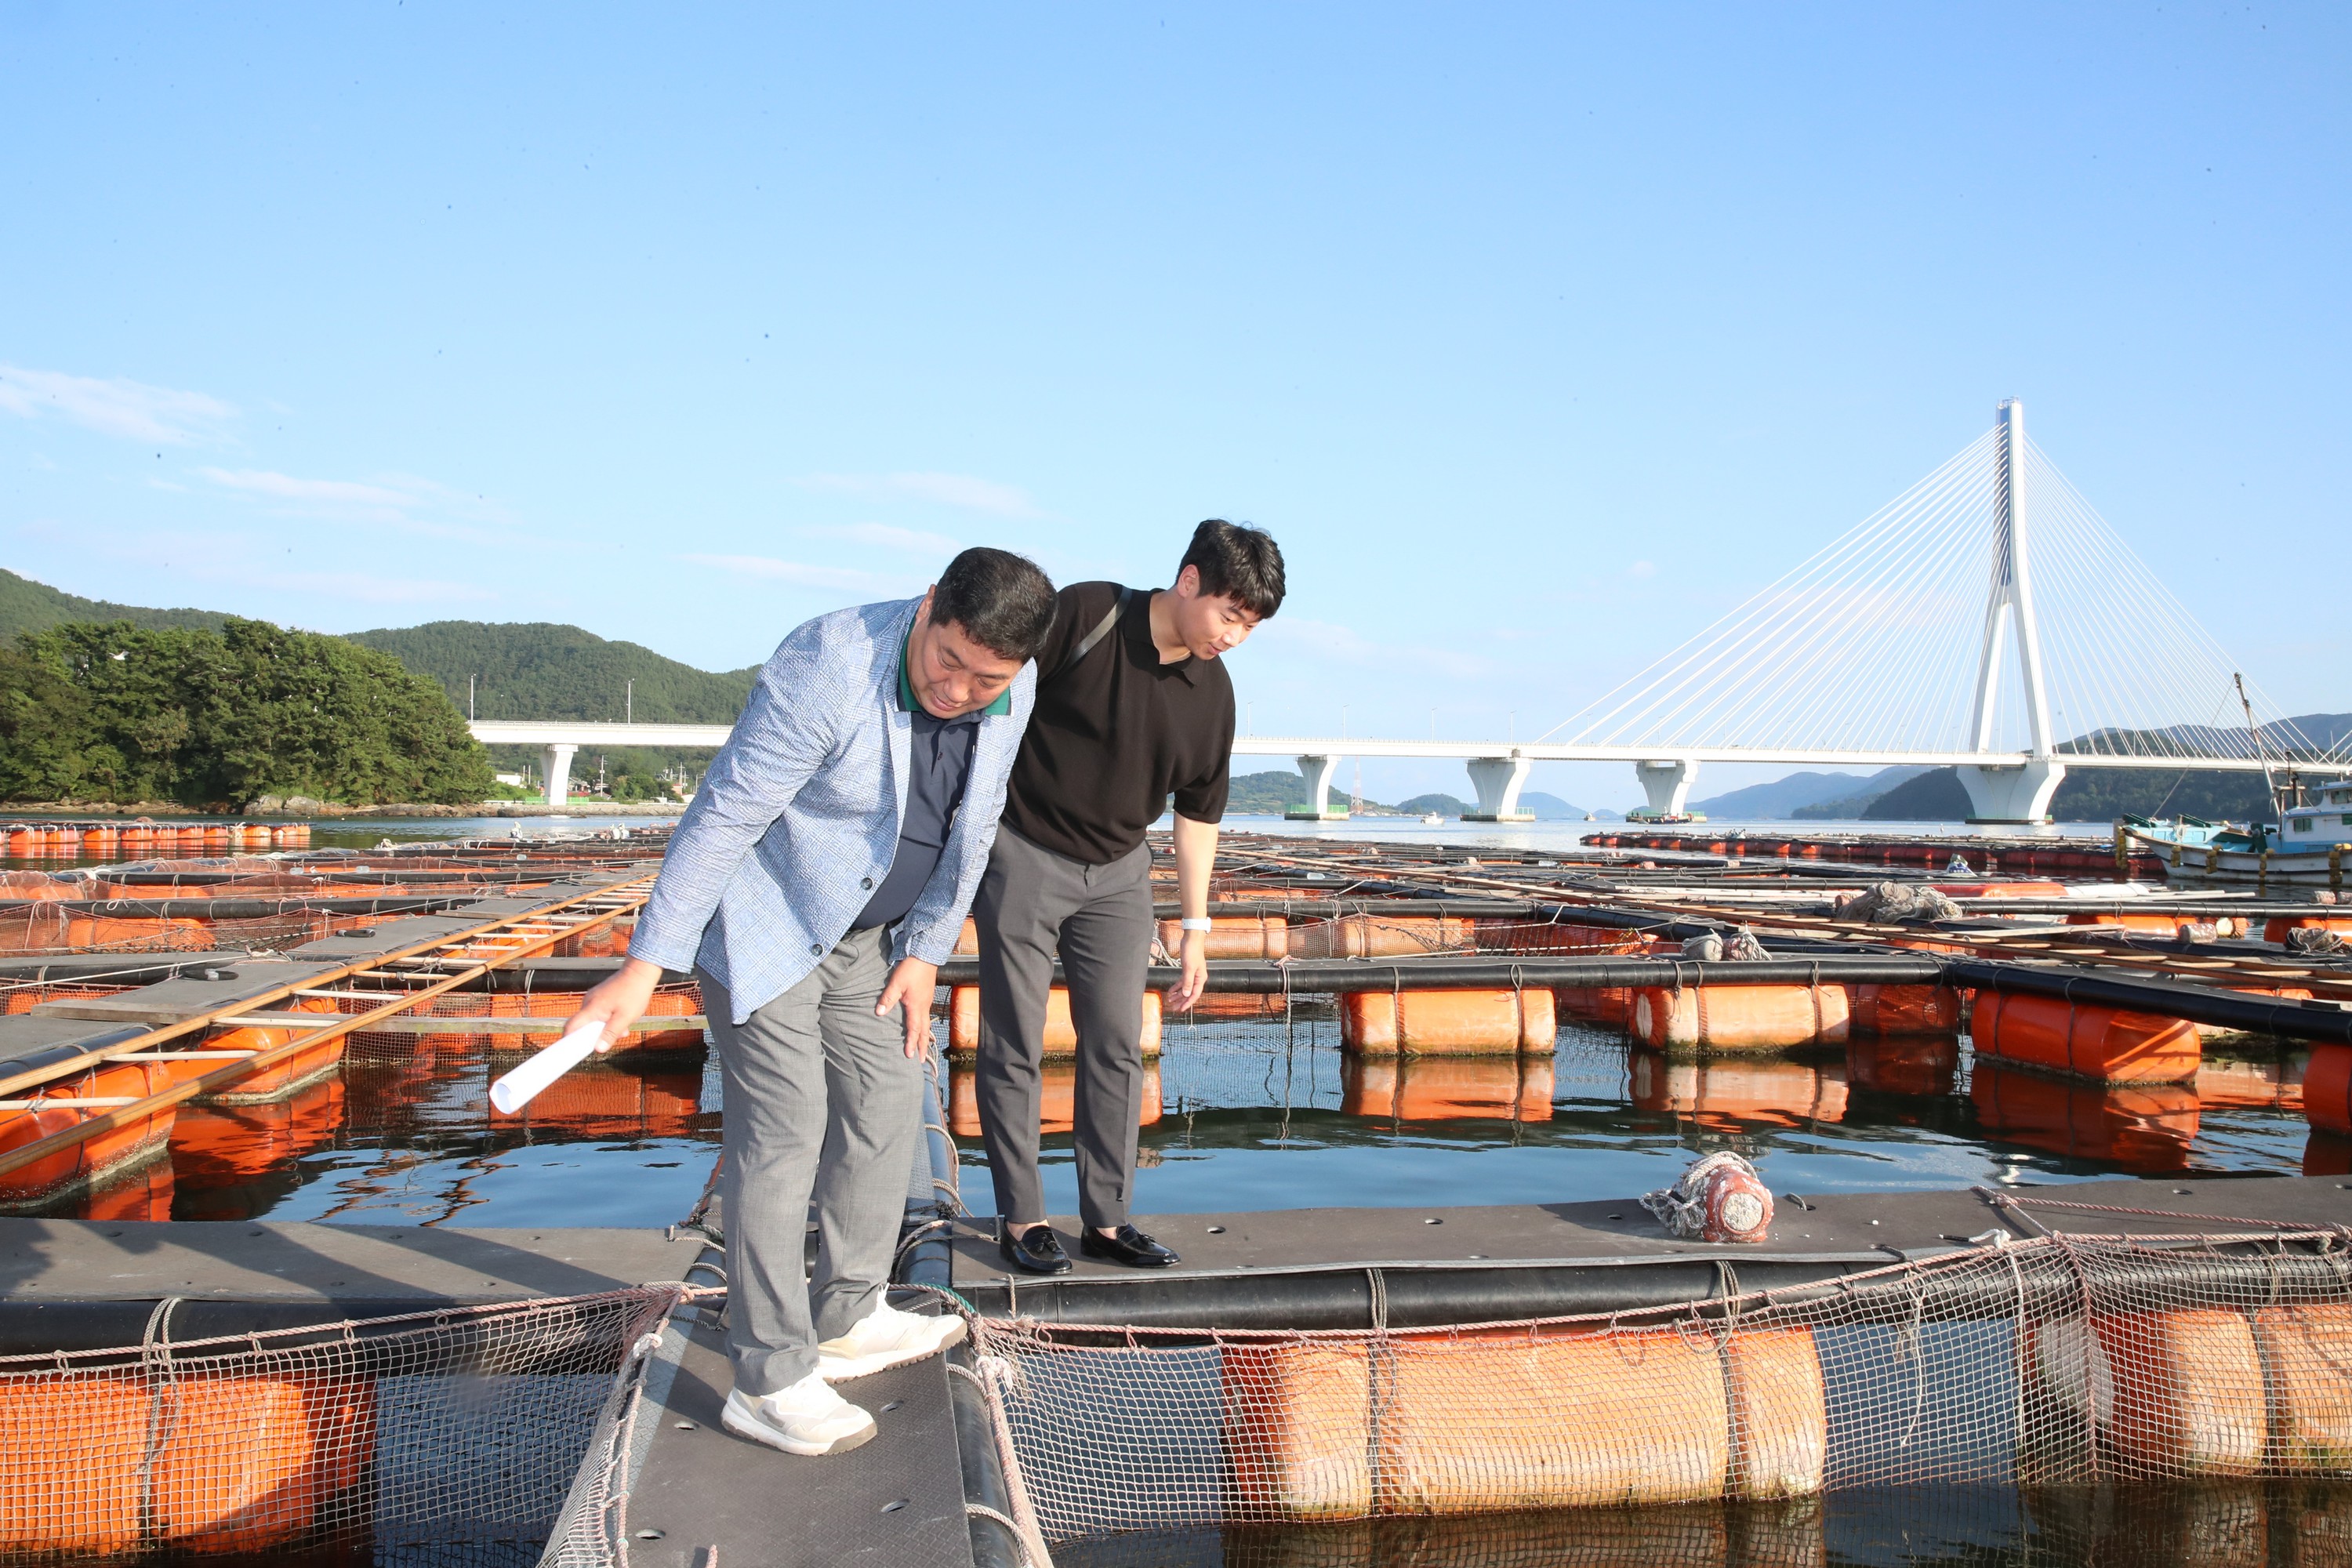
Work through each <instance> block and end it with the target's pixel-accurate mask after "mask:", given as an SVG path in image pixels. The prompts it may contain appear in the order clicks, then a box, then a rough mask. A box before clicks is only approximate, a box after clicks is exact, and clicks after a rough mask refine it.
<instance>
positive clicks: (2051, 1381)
mask: <svg viewBox="0 0 2352 1568" xmlns="http://www.w3.org/2000/svg"><path fill="white" fill-rule="evenodd" d="M2280 1332H2281V1333H2282V1334H2284V1333H2286V1332H2290V1330H2288V1329H2286V1328H2284V1326H2283V1327H2282V1328H2281V1329H2280ZM2026 1356H2027V1361H2028V1364H2029V1365H2031V1366H2032V1367H2033V1368H2034V1370H2035V1372H2036V1373H2037V1374H2038V1375H2039V1376H2040V1377H2041V1378H2042V1381H2043V1383H2044V1384H2046V1385H2047V1386H2048V1387H2050V1388H2051V1389H2052V1390H2053V1391H2054V1392H2055V1393H2056V1394H2057V1395H2058V1397H2059V1398H2060V1399H2062V1400H2063V1401H2065V1402H2067V1403H2069V1404H2072V1405H2074V1408H2075V1409H2076V1410H2077V1412H2078V1413H2080V1414H2083V1415H2088V1416H2089V1417H2090V1418H2091V1419H2092V1420H2093V1421H2094V1422H2095V1424H2096V1425H2097V1426H2098V1428H2099V1431H2100V1433H2101V1435H2102V1436H2104V1437H2105V1438H2106V1440H2107V1442H2108V1443H2109V1444H2110V1445H2111V1446H2112V1447H2113V1450H2114V1452H2115V1455H2116V1458H2117V1459H2118V1460H2119V1461H2120V1464H2121V1468H2122V1470H2123V1476H2122V1478H2121V1479H2154V1478H2165V1477H2174V1476H2251V1475H2254V1474H2257V1473H2258V1472H2259V1471H2260V1470H2261V1469H2262V1466H2263V1453H2264V1450H2265V1448H2266V1447H2267V1446H2268V1444H2267V1438H2268V1432H2267V1425H2268V1424H2267V1420H2266V1413H2265V1410H2264V1397H2263V1362H2262V1356H2261V1353H2260V1352H2259V1351H2258V1350H2257V1348H2256V1346H2255V1342H2254V1329H2253V1325H2252V1323H2251V1322H2250V1321H2248V1319H2247V1316H2246V1314H2245V1313H2243V1312H2236V1311H2227V1310H2219V1309H2210V1308H2207V1309H2197V1310H2188V1311H2174V1312H2116V1313H2098V1314H2094V1315H2093V1316H2092V1317H2091V1318H2090V1320H2089V1330H2088V1331H2087V1332H2086V1331H2084V1323H2083V1321H2082V1320H2080V1319H2065V1320H2060V1321H2055V1322H2030V1323H2029V1324H2028V1327H2027V1333H2026ZM2337 1375H2338V1377H2339V1379H2340V1376H2341V1374H2340V1373H2338V1374H2337ZM2084 1390H2087V1391H2088V1393H2089V1400H2088V1406H2087V1408H2085V1407H2084V1404H2083V1403H2082V1392H2081V1391H2084ZM2339 1462H2340V1461H2339Z"/></svg>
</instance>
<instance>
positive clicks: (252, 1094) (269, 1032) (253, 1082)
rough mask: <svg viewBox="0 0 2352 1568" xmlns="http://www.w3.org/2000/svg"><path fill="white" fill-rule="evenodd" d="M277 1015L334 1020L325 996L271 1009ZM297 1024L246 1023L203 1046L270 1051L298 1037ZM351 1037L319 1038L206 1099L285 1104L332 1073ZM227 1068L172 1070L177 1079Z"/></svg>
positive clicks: (201, 1064)
mask: <svg viewBox="0 0 2352 1568" xmlns="http://www.w3.org/2000/svg"><path fill="white" fill-rule="evenodd" d="M271 1011H273V1012H279V1013H317V1014H320V1015H321V1016H322V1021H323V1019H324V1018H331V1017H333V1016H336V1012H337V1009H336V1006H335V1004H334V1002H333V1001H332V1000H331V998H328V997H325V996H294V997H289V998H288V999H287V1000H286V1001H284V1002H281V1003H279V1004H278V1005H276V1006H275V1007H273V1008H272V1009H271ZM302 1032H303V1031H302V1029H301V1027H300V1026H299V1025H293V1024H288V1025H284V1026H275V1025H245V1026H237V1027H235V1028H227V1029H220V1030H216V1031H215V1032H213V1033H212V1034H211V1035H210V1036H208V1037H206V1039H205V1044H204V1048H205V1050H208V1051H268V1050H275V1049H276V1048H277V1047H279V1046H282V1045H286V1044H288V1043H289V1042H291V1041H293V1040H295V1039H297V1038H299V1037H300V1036H301V1034H302ZM349 1038H350V1037H348V1036H345V1035H338V1036H336V1037H334V1038H333V1039H331V1040H322V1041H320V1043H319V1044H318V1045H316V1046H313V1047H310V1049H308V1050H301V1051H296V1052H295V1053H294V1054H293V1055H292V1056H290V1057H288V1058H286V1059H284V1060H283V1061H280V1062H278V1064H277V1065H276V1066H274V1067H268V1068H263V1069H262V1070H261V1071H259V1072H257V1073H255V1074H253V1075H252V1076H251V1077H249V1078H243V1079H238V1080H237V1081H236V1082H235V1083H233V1084H230V1085H229V1086H228V1087H227V1088H226V1089H218V1090H215V1092H214V1093H212V1094H210V1095H207V1096H205V1097H204V1098H205V1099H207V1100H211V1101H213V1102H214V1103H215V1104H219V1105H257V1104H259V1103H261V1102H263V1101H265V1100H283V1099H285V1098H286V1097H287V1096H288V1095H289V1094H291V1093H293V1092H294V1091H295V1090H296V1089H301V1088H303V1087H305V1086H306V1085H309V1084H311V1083H315V1082H317V1081H318V1080H319V1079H322V1078H324V1077H326V1076H327V1075H328V1074H330V1073H331V1072H333V1071H334V1070H335V1068H337V1067H338V1066H340V1065H341V1062H342V1059H343V1049H344V1047H345V1045H346V1044H347V1043H348V1041H349ZM224 1065H226V1064H224V1063H221V1062H217V1061H209V1062H208V1061H194V1062H189V1063H187V1064H185V1065H184V1066H176V1065H175V1066H174V1067H173V1071H174V1072H175V1073H176V1074H177V1075H178V1078H179V1079H180V1080H181V1081H184V1080H185V1079H189V1078H194V1077H199V1076H201V1075H203V1074H204V1073H205V1072H209V1071H211V1070H213V1069H215V1068H220V1067H222V1066H224Z"/></svg>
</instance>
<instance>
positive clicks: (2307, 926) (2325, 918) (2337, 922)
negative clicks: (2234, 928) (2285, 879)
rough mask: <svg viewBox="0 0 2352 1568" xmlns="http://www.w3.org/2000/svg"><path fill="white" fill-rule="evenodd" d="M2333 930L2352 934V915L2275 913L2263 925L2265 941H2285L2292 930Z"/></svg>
mask: <svg viewBox="0 0 2352 1568" xmlns="http://www.w3.org/2000/svg"><path fill="white" fill-rule="evenodd" d="M2296 930H2302V931H2342V932H2344V933H2345V934H2347V935H2352V915H2273V916H2272V917H2271V918H2270V921H2268V923H2266V924H2265V925H2264V926H2263V941H2264V942H2284V941H2286V933H2287V932H2289V931H2296Z"/></svg>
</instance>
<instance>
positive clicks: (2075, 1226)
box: [953, 1176, 2352, 1328]
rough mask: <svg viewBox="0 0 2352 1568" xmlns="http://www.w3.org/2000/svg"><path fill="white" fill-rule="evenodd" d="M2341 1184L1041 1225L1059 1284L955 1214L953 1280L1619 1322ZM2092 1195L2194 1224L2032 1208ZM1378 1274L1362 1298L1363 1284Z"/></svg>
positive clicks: (1050, 1308) (2349, 1212)
mask: <svg viewBox="0 0 2352 1568" xmlns="http://www.w3.org/2000/svg"><path fill="white" fill-rule="evenodd" d="M2347 1188H2352V1178H2342V1179H2339V1178H2336V1177H2333V1176H2311V1177H2296V1178H2284V1177H2281V1178H2266V1179H2260V1180H2251V1179H2250V1180H2239V1181H2228V1180H2224V1181H2200V1180H2187V1181H2179V1182H2164V1181H2113V1182H2087V1183H2080V1184H2063V1185H2048V1186H2017V1187H2010V1188H2005V1189H2002V1191H2003V1192H2004V1193H2006V1194H2007V1195H2008V1196H2010V1197H2011V1198H2014V1199H2017V1200H2020V1201H2021V1205H2022V1210H2021V1213H2020V1211H2019V1210H2018V1209H2012V1208H2004V1207H2001V1206H1999V1205H1996V1203H1995V1202H1993V1201H1992V1200H1990V1199H1989V1198H1987V1197H1984V1196H1980V1195H1979V1194H1977V1193H1976V1192H1973V1191H1971V1190H1969V1189H1968V1188H1958V1189H1949V1190H1942V1191H1934V1192H1916V1193H1842V1194H1832V1195H1828V1196H1820V1197H1803V1198H1792V1197H1790V1196H1789V1195H1786V1194H1782V1195H1780V1196H1778V1197H1777V1199H1776V1203H1777V1213H1776V1214H1775V1216H1774V1219H1773V1224H1772V1232H1771V1237H1770V1239H1769V1241H1767V1242H1764V1243H1762V1244H1760V1245H1754V1246H1710V1245H1708V1244H1706V1243H1703V1242H1688V1241H1676V1240H1674V1239H1671V1238H1669V1237H1666V1236H1665V1234H1664V1230H1663V1229H1662V1227H1661V1226H1659V1224H1658V1222H1657V1221H1656V1220H1654V1219H1653V1218H1652V1217H1651V1216H1650V1215H1649V1214H1648V1212H1647V1211H1645V1210H1644V1209H1643V1207H1642V1206H1641V1205H1639V1204H1638V1203H1635V1202H1634V1201H1633V1199H1631V1198H1630V1197H1629V1198H1622V1199H1615V1200H1611V1201H1607V1202H1601V1203H1571V1204H1543V1205H1508V1206H1496V1207H1489V1208H1426V1209H1416V1208H1379V1209H1272V1210H1264V1211H1259V1212H1255V1213H1244V1214H1229V1215H1139V1216H1138V1223H1139V1224H1140V1225H1141V1226H1143V1228H1144V1229H1146V1230H1147V1231H1150V1233H1151V1234H1152V1235H1154V1236H1156V1237H1159V1238H1160V1240H1162V1241H1164V1242H1166V1243H1167V1244H1168V1245H1169V1246H1171V1247H1174V1248H1175V1249H1176V1250H1177V1251H1178V1252H1179V1253H1180V1254H1181V1255H1182V1257H1183V1260H1184V1261H1183V1263H1182V1265H1181V1267H1180V1268H1172V1269H1165V1270H1158V1269H1155V1270H1140V1269H1131V1268H1120V1267H1118V1265H1115V1264H1108V1263H1099V1262H1096V1261H1094V1260H1091V1259H1088V1258H1084V1257H1082V1256H1081V1255H1080V1254H1079V1252H1078V1247H1077V1237H1078V1233H1079V1226H1078V1222H1077V1221H1076V1219H1075V1218H1072V1217H1070V1216H1067V1215H1061V1216H1056V1217H1055V1219H1054V1221H1053V1225H1054V1227H1055V1229H1056V1230H1058V1231H1059V1232H1060V1233H1061V1235H1062V1237H1063V1247H1064V1249H1065V1250H1066V1251H1067V1252H1068V1253H1069V1254H1070V1256H1071V1258H1073V1260H1074V1261H1075V1262H1076V1268H1074V1269H1073V1270H1072V1272H1071V1273H1069V1274H1068V1275H1066V1276H1063V1277H1062V1278H1060V1279H1040V1278H1037V1277H1035V1276H1031V1275H1020V1276H1009V1275H1008V1272H1007V1269H1006V1266H1005V1264H1004V1262H1003V1258H1001V1257H1000V1255H999V1254H998V1252H997V1248H996V1244H995V1240H994V1237H993V1232H992V1231H984V1230H983V1229H982V1225H981V1224H978V1223H973V1222H966V1223H964V1224H963V1225H962V1226H960V1229H959V1234H958V1236H957V1237H956V1239H955V1241H954V1243H953V1252H954V1264H953V1268H954V1273H953V1283H954V1286H955V1289H957V1290H958V1291H959V1292H961V1294H962V1295H963V1296H964V1297H965V1298H966V1299H967V1300H971V1302H972V1303H973V1304H974V1305H975V1306H977V1307H978V1308H979V1309H980V1310H982V1311H983V1312H986V1313H989V1314H991V1315H1019V1316H1024V1317H1034V1318H1038V1319H1042V1320H1045V1321H1068V1322H1096V1323H1134V1324H1139V1325H1153V1326H1162V1327H1189V1326H1194V1325H1203V1324H1214V1325H1217V1326H1220V1327H1225V1328H1278V1327H1296V1328H1362V1327H1368V1326H1370V1321H1371V1314H1372V1312H1373V1310H1374V1302H1375V1299H1376V1297H1378V1298H1381V1299H1382V1300H1384V1302H1385V1308H1386V1311H1387V1321H1389V1322H1390V1323H1391V1324H1393V1325H1395V1326H1398V1327H1414V1326H1425V1325H1429V1324H1435V1323H1447V1322H1465V1321H1478V1320H1481V1319H1509V1318H1520V1317H1536V1316H1545V1315H1553V1314H1567V1313H1574V1312H1587V1311H1618V1310H1629V1309H1632V1308H1636V1307H1644V1306H1655V1305H1660V1304H1664V1303H1668V1302H1675V1301H1684V1300H1693V1299H1696V1298H1701V1297H1706V1296H1713V1295H1716V1294H1718V1293H1719V1292H1721V1291H1722V1290H1724V1289H1727V1288H1730V1289H1776V1288H1780V1287H1783V1286H1788V1285H1795V1284H1801V1283H1804V1282H1807V1281H1810V1280H1813V1279H1824V1278H1830V1277H1833V1276H1836V1275H1840V1274H1852V1273H1859V1272H1862V1271H1863V1270H1865V1269H1870V1268H1884V1267H1885V1266H1886V1265H1888V1264H1891V1263H1898V1262H1901V1261H1903V1260H1904V1259H1906V1258H1922V1257H1927V1256H1931V1255H1933V1254H1936V1253H1940V1252H1948V1251H1950V1250H1953V1249H1954V1248H1956V1247H1969V1246H1971V1245H1975V1243H1974V1242H1973V1241H1972V1240H1971V1238H1973V1237H1982V1236H1984V1235H1986V1233H1987V1232H1989V1231H1991V1230H1993V1229H1995V1228H1999V1229H2001V1230H2004V1231H2006V1232H2008V1233H2009V1234H2010V1235H2011V1236H2012V1237H2019V1238H2024V1237H2031V1236H2032V1235H2034V1234H2036V1228H2037V1227H2036V1224H2035V1221H2036V1220H2037V1219H2038V1221H2039V1224H2040V1226H2045V1227H2047V1228H2049V1229H2053V1230H2062V1229H2063V1230H2074V1231H2085V1232H2096V1233H2105V1234H2116V1233H2125V1234H2133V1235H2143V1236H2147V1235H2164V1234H2182V1233H2188V1232H2196V1231H2202V1230H2207V1229H2224V1230H2228V1229H2238V1228H2243V1227H2242V1226H2240V1225H2238V1224H2237V1223H2235V1222H2237V1221H2241V1220H2252V1221H2256V1222H2263V1223H2271V1224H2278V1225H2284V1226H2291V1227H2307V1226H2328V1225H2342V1224H2352V1190H2347ZM2036 1200H2042V1201H2043V1202H2049V1201H2053V1200H2055V1201H2059V1202H2064V1203H2072V1204H2110V1205H2122V1206H2124V1207H2126V1208H2135V1209H2161V1210H2174V1211H2179V1212H2180V1213H2184V1214H2189V1215H2200V1216H2206V1217H2204V1218H2201V1219H2178V1218H2167V1217H2162V1216H2159V1215H2130V1214H2119V1213H2113V1212H2105V1211H2098V1210H2081V1209H2066V1208H2054V1207H2041V1206H2038V1205H2037V1204H2036ZM1375 1274H1377V1275H1378V1276H1379V1280H1378V1282H1377V1288H1376V1285H1375V1281H1374V1280H1373V1279H1372V1276H1373V1275H1375Z"/></svg>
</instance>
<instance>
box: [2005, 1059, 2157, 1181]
mask: <svg viewBox="0 0 2352 1568" xmlns="http://www.w3.org/2000/svg"><path fill="white" fill-rule="evenodd" d="M1969 1100H1971V1101H1972V1102H1973V1103H1974V1105H1975V1107H1976V1112H1977V1121H1978V1122H1979V1124H1980V1125H1981V1126H1982V1127H1983V1129H1984V1130H1985V1131H1987V1132H1990V1133H1992V1134H1995V1135H1996V1136H1998V1137H2000V1138H2002V1139H2005V1140H2007V1141H2008V1142H2013V1143H2023V1144H2025V1145H2027V1146H2028V1147H2030V1148H2035V1149H2042V1150H2045V1151H2047V1152H2050V1153H2053V1154H2063V1155H2066V1156H2069V1157H2071V1158H2076V1159H2084V1160H2098V1161H2102V1162H2104V1163H2107V1164H2111V1165H2117V1166H2120V1167H2122V1168H2123V1169H2125V1170H2126V1171H2130V1172H2133V1173H2137V1174H2141V1175H2147V1174H2153V1173H2157V1172H2160V1171H2164V1172H2169V1171H2185V1170H2187V1169H2188V1168H2189V1145H2190V1144H2192V1143H2194V1142H2196V1140H2197V1124H2198V1112H2199V1109H2200V1108H2199V1105H2198V1102H2197V1091H2196V1090H2195V1089H2190V1088H2189V1087H2188V1086H2187V1085H2184V1084H2139V1085H2122V1086H2117V1085H2104V1084H2084V1083H2068V1082H2066V1081H2064V1080H2063V1079H2052V1078H2045V1077H2043V1076H2042V1075H2041V1074H2039V1073H2031V1072H2018V1071H2016V1070H2014V1069H2012V1068H2002V1067H2000V1065H1999V1064H1997V1063H1993V1062H1989V1061H1986V1060H1983V1059H1981V1058H1979V1061H1978V1062H1977V1065H1976V1070H1975V1071H1974V1072H1972V1073H1970V1074H1969Z"/></svg>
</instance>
